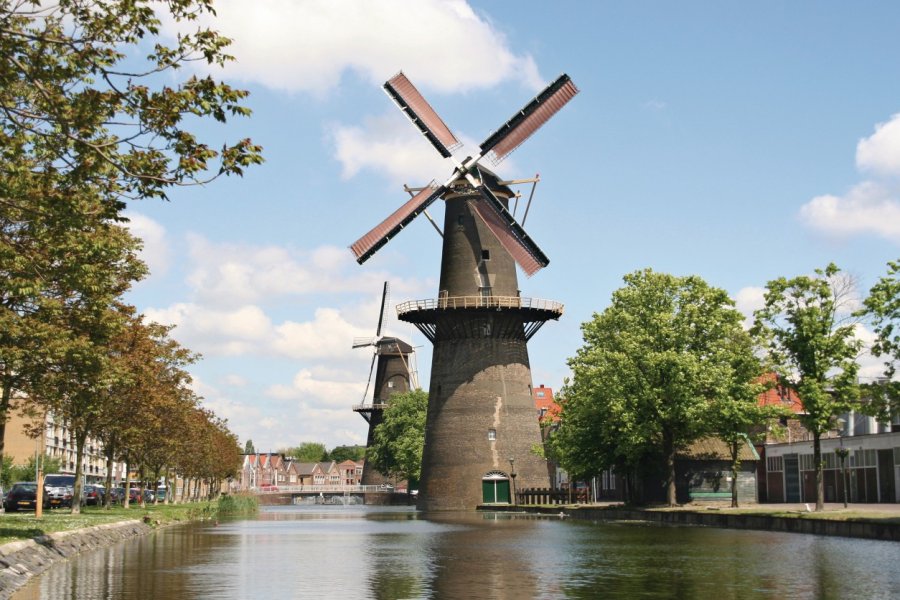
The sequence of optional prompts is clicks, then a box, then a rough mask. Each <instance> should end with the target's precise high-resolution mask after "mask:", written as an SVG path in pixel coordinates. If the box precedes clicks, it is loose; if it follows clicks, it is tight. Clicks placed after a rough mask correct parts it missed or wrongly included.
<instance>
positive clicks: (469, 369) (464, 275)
mask: <svg viewBox="0 0 900 600" xmlns="http://www.w3.org/2000/svg"><path fill="white" fill-rule="evenodd" d="M384 88H385V91H387V93H388V95H389V96H390V97H391V98H392V99H393V100H394V102H395V103H396V104H397V105H398V106H399V107H400V109H401V110H402V111H403V112H404V113H406V115H407V116H408V117H409V118H410V120H411V121H412V122H413V124H414V125H415V126H416V127H418V128H419V130H420V131H421V132H422V134H423V135H424V136H425V137H426V138H427V139H428V141H429V142H431V144H432V145H433V146H434V147H435V149H437V151H438V152H439V153H440V154H441V155H442V156H443V157H445V158H449V159H451V160H452V161H453V163H454V165H455V168H454V170H453V173H452V174H451V175H450V177H449V178H448V179H447V180H446V182H445V183H443V184H437V183H436V182H434V181H432V182H431V183H430V184H429V185H428V186H426V187H424V188H422V189H421V190H419V191H418V192H417V193H415V195H414V196H413V197H412V198H411V199H410V200H409V201H407V202H406V203H405V204H404V205H403V206H401V207H400V208H399V209H398V210H396V211H395V212H394V213H393V214H391V215H390V216H389V217H388V218H387V219H385V220H384V221H382V222H381V223H380V224H379V225H378V226H376V227H375V228H374V229H372V230H371V231H370V232H369V233H367V234H366V235H364V236H363V237H362V238H360V239H359V240H357V241H356V242H355V243H354V244H353V245H352V246H351V250H352V251H353V253H354V255H355V256H356V259H357V262H359V263H360V264H362V263H363V262H365V261H366V260H367V259H368V258H369V257H371V256H372V255H373V254H374V253H375V252H376V251H377V250H378V249H380V248H381V247H382V246H384V245H385V244H386V243H387V242H388V241H389V240H390V239H391V238H393V237H394V236H395V235H397V234H398V233H399V232H400V231H401V230H402V229H403V228H404V227H406V226H407V225H408V224H409V223H410V222H411V221H412V220H413V219H414V218H416V217H417V216H418V215H419V214H421V213H423V212H425V211H426V209H427V208H428V207H429V206H430V205H431V204H432V203H433V202H435V201H436V200H438V199H443V200H444V204H445V210H444V226H443V231H442V232H441V235H442V237H443V254H442V257H441V277H440V289H439V291H438V297H437V298H436V299H430V300H418V301H412V302H407V303H404V304H401V305H399V306H398V307H397V312H398V314H399V317H400V319H401V320H404V321H408V322H410V323H413V324H414V325H415V326H416V327H417V328H418V329H419V330H420V331H421V332H422V333H423V334H424V335H425V336H426V337H427V338H428V339H429V340H430V341H431V342H432V343H433V344H434V352H433V355H432V356H433V358H432V366H431V384H430V386H429V390H428V392H429V398H428V416H427V422H426V429H425V449H424V453H423V458H422V478H421V481H420V483H419V500H418V506H419V508H420V509H423V510H471V509H474V508H475V507H476V506H477V505H479V504H495V503H510V502H514V497H515V492H516V489H517V488H518V489H524V488H531V487H548V486H549V477H548V474H547V467H546V463H545V461H544V460H543V459H540V458H539V457H537V456H535V455H534V454H533V453H532V451H531V450H532V447H533V446H534V445H535V444H539V443H540V442H541V434H540V428H539V425H538V419H537V413H536V412H535V408H534V403H533V399H532V394H531V367H530V364H529V360H528V348H527V342H528V340H530V339H531V337H532V336H533V335H534V334H535V333H536V332H537V331H538V329H540V327H541V326H542V325H543V324H544V323H545V322H546V321H548V320H550V319H554V320H555V319H558V318H559V317H560V315H561V314H562V310H563V307H562V305H561V304H559V303H556V302H551V301H545V300H536V299H532V298H525V297H522V296H521V295H520V293H519V285H518V280H517V277H516V264H518V265H519V266H520V267H521V268H522V270H523V271H524V272H525V274H526V275H528V276H531V275H533V274H534V273H535V272H537V271H538V270H539V269H541V268H542V267H545V266H547V264H548V263H549V260H548V259H547V257H546V255H544V253H543V252H542V251H541V249H540V248H538V246H537V244H535V243H534V242H533V241H532V239H531V238H530V237H529V236H528V234H527V233H525V230H524V229H523V228H522V226H521V225H520V224H519V223H518V222H517V221H516V220H515V218H514V217H513V215H512V214H511V213H510V211H509V201H510V199H511V198H513V197H514V193H513V192H512V190H511V189H510V188H509V187H508V185H511V184H512V183H514V182H505V181H501V180H499V179H498V177H497V176H496V175H495V174H494V173H492V172H491V171H490V170H488V169H487V168H485V167H483V166H482V165H480V164H479V163H480V161H481V160H482V158H484V157H489V158H490V159H492V161H493V162H494V164H496V163H498V162H499V161H501V160H502V159H503V158H505V157H506V156H507V155H508V154H509V153H510V152H512V151H513V150H515V149H516V148H517V147H518V146H519V145H520V144H521V143H522V142H524V141H525V140H526V139H527V138H528V137H529V136H531V134H533V133H534V132H535V131H537V129H538V128H539V127H541V125H543V124H544V123H545V122H547V120H549V119H550V117H552V116H553V115H554V114H555V113H556V112H557V111H559V110H560V109H561V108H562V107H563V106H564V105H565V104H566V103H567V102H568V101H569V100H570V99H571V98H572V97H573V96H574V95H575V94H577V93H578V90H577V88H576V87H575V85H574V84H573V83H572V81H571V80H570V78H569V77H568V76H567V75H562V76H560V77H559V78H558V79H557V80H556V81H554V82H553V83H552V84H550V85H549V86H548V87H547V88H546V89H545V90H544V91H543V92H541V93H540V94H539V95H538V96H537V97H535V98H534V100H532V101H531V102H529V103H528V104H527V105H526V106H525V107H524V108H523V109H522V110H520V111H519V112H517V113H516V114H515V115H514V116H513V117H512V118H511V119H510V120H509V121H507V122H506V123H504V124H503V126H501V127H500V128H499V129H498V130H497V131H495V132H494V133H493V134H491V135H490V136H489V137H488V138H487V139H486V140H485V141H484V142H483V143H482V144H481V145H480V147H479V150H480V151H479V154H478V155H477V156H475V157H471V156H470V157H467V158H466V159H464V160H463V161H462V162H460V161H458V160H456V159H455V157H454V156H453V154H452V153H451V150H453V149H455V148H457V147H459V146H460V143H459V141H458V140H457V138H456V136H454V135H453V133H452V132H451V131H450V130H449V128H448V127H447V126H446V125H445V124H444V122H443V120H441V118H440V117H439V116H438V115H437V113H436V112H435V111H434V109H432V108H431V106H430V105H429V104H428V102H427V101H426V100H425V99H424V98H423V97H422V95H421V94H420V93H419V92H418V90H416V88H415V87H414V86H413V85H412V83H411V82H410V81H409V80H408V79H407V78H406V76H405V75H404V74H403V73H399V74H398V75H396V76H395V77H393V78H392V79H390V80H389V81H388V82H387V83H386V84H385V85H384ZM426 216H428V214H427V213H426ZM429 219H430V216H429ZM432 222H433V221H432ZM435 227H437V226H435Z"/></svg>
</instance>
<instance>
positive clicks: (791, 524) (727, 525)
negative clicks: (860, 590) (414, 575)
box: [480, 506, 900, 542]
mask: <svg viewBox="0 0 900 600" xmlns="http://www.w3.org/2000/svg"><path fill="white" fill-rule="evenodd" d="M480 509H481V510H501V511H504V512H513V511H517V512H526V513H535V514H547V515H556V516H560V517H563V518H572V519H583V520H590V521H645V522H652V523H661V524H666V525H694V526H702V527H719V528H723V529H754V530H759V531H780V532H785V533H809V534H813V535H832V536H840V537H853V538H863V539H870V540H882V541H890V542H900V523H892V522H885V521H881V520H878V519H874V518H873V519H871V520H866V519H861V520H836V519H818V518H810V517H805V516H803V515H802V514H798V516H796V517H782V516H775V515H766V514H747V513H744V514H728V513H726V512H718V511H703V512H700V511H688V510H652V509H651V510H641V509H628V508H590V507H577V508H573V507H561V506H557V507H538V506H532V507H529V506H509V507H493V506H483V507H480Z"/></svg>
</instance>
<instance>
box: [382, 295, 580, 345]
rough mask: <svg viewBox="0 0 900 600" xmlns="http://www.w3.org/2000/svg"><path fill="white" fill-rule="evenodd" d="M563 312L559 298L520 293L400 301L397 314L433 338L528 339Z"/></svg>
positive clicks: (432, 340)
mask: <svg viewBox="0 0 900 600" xmlns="http://www.w3.org/2000/svg"><path fill="white" fill-rule="evenodd" d="M460 312H467V313H470V315H471V316H472V317H475V318H473V319H470V320H467V321H460V320H459V319H457V318H455V316H458V315H459V313H460ZM562 313H563V305H562V303H560V302H555V301H553V300H542V299H539V298H522V297H521V296H442V297H440V298H437V299H434V298H429V299H427V300H410V301H409V302H404V303H402V304H399V305H397V316H398V318H399V319H400V320H401V321H406V322H407V323H412V324H413V325H415V326H416V327H417V328H418V329H419V331H421V332H422V334H423V335H424V336H425V337H427V338H428V339H429V340H430V341H431V342H434V341H435V338H436V337H437V336H438V335H447V334H450V335H453V336H460V335H461V336H464V337H498V338H507V337H510V338H522V337H524V339H525V341H528V340H530V339H531V337H532V336H533V335H534V334H535V333H537V331H538V329H540V328H541V326H542V325H543V324H544V323H545V322H546V321H549V320H551V319H552V320H554V321H555V320H558V319H559V317H560V316H562ZM478 317H480V318H478ZM461 328H462V329H461Z"/></svg>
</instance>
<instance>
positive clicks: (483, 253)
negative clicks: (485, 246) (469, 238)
mask: <svg viewBox="0 0 900 600" xmlns="http://www.w3.org/2000/svg"><path fill="white" fill-rule="evenodd" d="M481 260H491V251H490V250H482V251H481Z"/></svg>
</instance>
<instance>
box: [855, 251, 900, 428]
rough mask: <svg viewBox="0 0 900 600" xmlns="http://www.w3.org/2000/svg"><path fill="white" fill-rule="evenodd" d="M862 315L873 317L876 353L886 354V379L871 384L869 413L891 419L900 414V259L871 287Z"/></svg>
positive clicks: (869, 388) (889, 264)
mask: <svg viewBox="0 0 900 600" xmlns="http://www.w3.org/2000/svg"><path fill="white" fill-rule="evenodd" d="M864 307H865V308H864V311H862V312H861V313H859V315H860V316H867V317H869V318H870V319H871V321H872V325H873V329H874V330H875V335H876V338H875V343H873V344H872V353H873V354H874V355H875V356H881V357H884V359H885V361H884V377H885V381H882V382H878V383H876V384H873V385H869V386H867V388H868V389H867V390H866V391H867V395H868V396H869V397H870V402H869V404H868V405H867V409H868V410H867V412H869V413H871V414H872V415H873V416H875V417H877V418H878V420H879V421H882V422H889V421H890V419H891V417H892V416H893V415H896V414H898V413H900V382H897V381H895V380H894V376H895V375H896V374H897V367H898V365H900V260H896V261H890V262H888V272H887V275H885V276H883V277H881V278H880V279H879V280H878V282H877V283H876V284H875V285H874V286H872V289H871V290H869V296H868V297H867V298H866V300H865V303H864Z"/></svg>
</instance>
